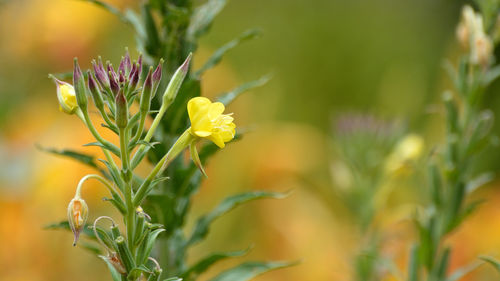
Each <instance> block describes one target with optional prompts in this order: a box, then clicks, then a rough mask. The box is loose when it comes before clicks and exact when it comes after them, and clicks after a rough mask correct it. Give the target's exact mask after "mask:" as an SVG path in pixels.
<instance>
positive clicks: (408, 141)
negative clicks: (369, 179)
mask: <svg viewBox="0 0 500 281" xmlns="http://www.w3.org/2000/svg"><path fill="white" fill-rule="evenodd" d="M423 150H424V140H423V138H422V137H421V136H419V135H416V134H409V135H407V136H405V137H403V139H401V140H400V141H399V143H397V144H396V147H395V149H394V151H393V152H392V153H391V154H390V155H389V157H388V159H387V162H386V166H385V167H386V171H387V172H389V173H395V174H398V173H401V172H405V171H407V170H408V168H409V166H410V165H409V164H411V162H413V161H415V160H417V159H418V158H419V157H420V155H421V154H422V152H423Z"/></svg>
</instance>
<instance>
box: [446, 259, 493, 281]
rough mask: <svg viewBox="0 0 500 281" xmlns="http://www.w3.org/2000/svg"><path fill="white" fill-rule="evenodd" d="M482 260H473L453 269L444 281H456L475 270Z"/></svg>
mask: <svg viewBox="0 0 500 281" xmlns="http://www.w3.org/2000/svg"><path fill="white" fill-rule="evenodd" d="M483 264H484V263H483V262H474V263H471V264H469V265H466V266H463V267H460V268H458V269H457V270H455V271H454V272H453V273H452V274H451V275H450V277H448V278H446V281H458V280H460V279H461V278H462V277H464V276H465V275H467V274H469V273H470V272H472V271H474V270H476V269H477V268H478V267H479V266H481V265H483Z"/></svg>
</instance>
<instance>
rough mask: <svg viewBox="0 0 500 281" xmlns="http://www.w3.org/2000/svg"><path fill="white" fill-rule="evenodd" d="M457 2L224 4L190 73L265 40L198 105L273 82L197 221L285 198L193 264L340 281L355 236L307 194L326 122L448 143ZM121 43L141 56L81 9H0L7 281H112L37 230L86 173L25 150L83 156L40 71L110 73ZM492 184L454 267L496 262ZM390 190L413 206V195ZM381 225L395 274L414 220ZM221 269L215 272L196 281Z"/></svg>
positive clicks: (319, 169) (243, 118) (93, 10)
mask: <svg viewBox="0 0 500 281" xmlns="http://www.w3.org/2000/svg"><path fill="white" fill-rule="evenodd" d="M108 2H110V3H113V4H115V5H117V6H119V7H122V8H123V7H126V6H133V5H134V3H133V2H134V1H131V0H129V1H118V0H115V1H108ZM462 4H463V2H462V1H451V0H448V1H445V0H349V1H347V0H311V1H308V0H286V1H285V0H253V1H243V0H233V1H231V2H230V3H229V4H228V6H227V7H226V9H225V10H224V11H223V12H222V14H221V15H220V16H219V18H218V19H217V20H216V22H215V24H214V25H213V28H212V31H211V32H210V33H209V35H207V36H205V37H204V39H203V40H202V42H201V47H200V50H199V52H198V53H197V55H196V56H195V66H196V65H197V66H200V65H201V63H202V62H203V61H204V60H205V59H206V58H207V57H208V56H209V55H210V54H211V52H213V51H214V50H215V49H216V48H217V47H218V46H220V45H222V44H223V43H225V42H227V41H229V40H231V39H232V38H234V37H236V36H237V35H239V34H240V33H241V32H242V31H244V30H246V29H249V28H254V27H257V28H260V29H261V30H262V31H263V37H262V38H260V39H258V40H254V41H252V42H247V43H245V44H244V45H242V46H240V47H238V48H236V49H235V50H233V51H231V52H230V53H229V54H228V55H227V56H226V57H225V59H224V61H223V62H222V64H220V65H219V66H218V67H217V68H215V69H213V70H211V71H210V72H209V73H207V75H206V76H205V79H204V81H203V92H204V95H206V96H208V97H213V96H215V95H217V94H218V93H221V92H223V91H227V90H229V89H231V88H233V87H234V86H237V85H239V84H241V83H242V82H244V81H249V80H253V79H255V78H258V77H260V76H261V75H263V74H266V73H271V74H273V79H272V81H271V82H270V83H269V84H268V85H266V86H265V87H261V88H258V89H255V90H252V91H251V92H249V93H247V94H245V96H243V97H242V98H240V99H239V100H238V101H237V102H236V103H235V104H234V105H233V106H232V107H231V108H230V111H233V112H235V117H236V122H237V124H238V125H239V126H243V127H249V128H251V129H252V132H251V133H250V134H249V135H248V136H247V137H245V138H244V139H243V140H242V141H240V142H238V143H236V144H234V145H230V146H228V147H227V149H225V151H224V153H220V154H219V155H218V156H217V157H216V158H215V159H214V161H212V162H211V163H210V165H209V166H208V171H207V172H208V174H209V175H210V178H209V179H208V180H207V181H206V182H205V184H204V186H203V187H202V191H201V192H200V194H198V195H197V197H196V198H195V203H194V210H193V212H194V214H200V213H202V212H204V211H207V210H209V209H210V208H211V207H212V206H214V204H216V203H217V202H218V201H219V200H220V199H221V198H223V197H224V195H227V194H232V193H236V192H238V191H242V190H251V189H272V190H289V189H293V190H294V192H293V193H292V195H291V196H290V197H289V198H287V199H284V200H277V201H276V200H271V201H270V200H268V201H262V202H257V203H252V204H251V205H249V206H247V207H242V208H240V209H237V210H236V211H234V212H233V213H231V214H230V215H228V216H227V217H224V218H222V219H221V220H220V221H218V222H216V224H215V227H214V228H213V229H212V230H213V231H212V232H211V234H210V235H209V239H208V240H207V242H206V243H203V244H202V245H200V246H197V248H196V249H195V250H194V251H193V252H192V253H190V254H191V257H196V256H199V255H201V254H203V252H204V251H208V250H235V249H241V248H246V247H248V245H253V251H252V253H251V254H250V255H249V257H248V258H250V259H252V258H255V259H257V258H259V259H269V260H270V259H281V260H284V259H287V260H295V259H301V260H302V263H301V264H300V265H298V266H296V267H293V268H290V269H284V270H280V271H276V272H273V273H270V274H267V275H263V276H262V277H259V278H257V279H256V280H261V281H263V280H349V276H350V274H352V272H351V268H350V266H351V265H350V258H351V257H352V255H353V253H354V252H355V251H356V245H357V241H358V240H357V239H359V238H358V237H356V235H355V234H353V232H351V231H350V230H351V229H352V226H350V225H349V223H348V221H347V222H346V220H345V219H342V218H340V217H339V216H341V213H339V214H337V213H335V212H331V206H329V203H328V202H333V201H331V200H324V199H325V198H321V196H325V195H318V194H319V193H318V192H316V190H315V189H316V188H317V186H326V187H327V188H332V186H331V183H330V175H329V169H330V162H331V160H332V159H331V157H330V156H329V154H330V152H331V146H332V139H333V135H332V132H331V120H332V118H333V117H334V116H337V115H339V114H341V113H343V112H366V113H371V114H376V115H379V116H382V117H384V118H397V119H400V120H403V121H405V122H406V124H407V127H408V128H409V130H410V131H412V132H416V133H419V134H422V135H423V136H424V137H425V139H426V147H427V148H430V147H432V145H433V144H434V143H435V142H437V141H438V140H439V139H440V137H441V133H440V132H441V131H442V125H441V123H440V121H441V119H440V116H439V114H436V113H435V110H434V109H433V108H434V107H433V106H432V105H433V104H435V103H437V102H439V97H440V93H441V92H442V90H443V89H445V88H446V87H447V86H448V85H449V80H448V79H447V78H446V77H445V75H444V71H443V68H442V64H443V61H444V59H443V58H444V57H447V58H454V57H456V56H457V53H458V48H457V47H456V44H455V42H454V28H455V25H456V23H457V21H458V18H459V11H460V7H461V5H462ZM126 46H128V47H129V48H130V49H131V51H132V53H135V48H134V39H133V35H132V31H131V29H130V28H128V27H127V26H125V25H123V24H122V23H121V22H119V21H118V20H117V19H116V18H115V17H114V16H112V15H110V14H108V13H106V12H104V11H102V10H100V9H99V8H97V7H95V6H93V5H91V4H87V3H83V2H81V1H70V0H15V1H14V0H11V1H8V0H7V1H5V0H4V1H0V241H1V244H0V279H1V280H14V281H16V280H23V281H24V280H29V281H31V280H34V281H37V280H109V277H108V275H107V269H106V267H105V265H104V263H102V261H101V260H99V259H98V258H96V257H95V256H94V255H92V254H90V253H87V252H86V251H84V250H82V249H79V248H73V247H72V246H71V241H72V237H71V235H70V234H69V233H64V232H55V231H46V230H43V229H42V227H43V226H44V225H46V224H47V223H50V222H52V221H58V220H61V219H63V218H64V217H65V214H66V212H65V211H66V210H65V208H66V205H67V202H69V200H70V198H71V197H72V194H73V192H74V188H75V186H76V183H77V181H78V180H79V178H80V177H82V176H83V175H85V174H86V173H88V172H90V171H89V170H88V169H87V168H85V167H83V166H81V165H79V164H77V163H73V162H72V161H71V160H68V159H62V158H56V157H54V156H51V155H47V154H45V153H43V152H40V151H38V150H37V149H36V148H35V145H36V144H40V145H43V146H50V147H57V148H64V147H70V148H73V149H78V150H84V148H82V147H81V144H84V143H88V142H90V141H91V139H92V138H91V136H90V135H89V134H88V132H87V131H86V130H85V129H84V126H83V125H82V124H81V123H80V122H79V121H78V120H77V119H76V118H74V117H73V116H67V115H65V114H63V113H61V112H59V111H58V109H57V107H58V104H57V99H56V95H55V87H54V85H53V83H52V82H51V81H50V80H49V79H47V74H48V73H57V72H65V71H67V70H69V69H70V68H71V64H72V58H73V57H75V56H77V57H79V59H80V61H81V63H82V67H88V66H89V64H90V60H91V58H94V57H97V56H98V55H102V56H103V57H104V58H106V59H110V60H111V61H112V62H114V63H115V64H116V62H117V61H118V59H119V58H120V56H121V55H122V54H123V49H124V47H126ZM492 88H493V89H491V94H490V95H488V98H487V104H488V107H490V108H491V109H492V110H494V111H496V112H498V108H500V99H499V98H498V95H495V88H498V85H494V87H492ZM497 128H500V127H499V125H497ZM497 132H498V129H497ZM85 149H86V148H85ZM496 150H498V149H496ZM90 151H93V152H94V153H97V151H96V150H90ZM487 154H488V157H486V158H484V159H485V160H484V161H483V163H481V166H483V165H484V166H487V167H489V168H490V169H493V170H497V169H498V161H496V159H497V157H498V152H497V151H495V150H491V151H489V152H488V153H487ZM304 179H305V180H304ZM89 185H90V184H89ZM495 186H496V184H493V185H491V186H489V187H487V188H485V189H484V190H483V191H482V193H484V194H481V196H488V197H489V198H490V200H489V201H488V203H486V204H484V206H483V207H482V209H481V211H479V212H478V213H476V214H475V215H474V216H473V217H472V220H471V221H469V222H468V223H466V224H465V225H464V227H463V228H462V230H461V231H459V232H458V233H456V234H454V236H453V237H451V238H450V243H454V244H456V245H458V247H457V249H456V250H455V252H454V255H453V258H452V264H453V266H454V267H457V266H460V265H464V264H466V263H467V262H470V261H472V260H473V259H474V257H475V256H476V255H477V254H478V253H488V254H493V255H494V254H500V239H498V237H500V224H495V223H492V222H494V221H496V220H498V219H499V218H500V207H498V206H500V205H499V203H500V198H499V195H500V194H499V193H498V192H497V191H496V190H497V188H495ZM419 188H422V187H419ZM86 192H87V195H86V198H89V199H88V202H89V207H90V208H91V217H96V216H97V214H103V213H106V212H109V209H108V207H107V206H106V204H104V203H102V202H101V200H100V198H101V197H102V196H103V195H104V194H103V192H102V191H101V190H98V188H97V185H95V187H94V188H92V187H90V188H88V189H87V191H86ZM400 192H404V193H408V194H418V192H417V191H415V190H411V189H410V190H403V191H400ZM389 225H390V228H391V229H393V230H398V231H394V232H395V233H396V232H397V233H400V234H396V235H394V236H395V237H393V238H394V239H393V240H391V241H389V248H394V249H393V250H392V251H391V254H392V255H393V257H394V258H395V259H396V260H397V261H398V264H399V265H401V269H402V270H405V266H404V261H405V259H406V253H407V251H408V248H409V246H408V245H409V244H408V243H407V241H408V240H409V239H412V237H414V236H413V234H412V231H411V223H409V222H408V221H405V220H398V221H395V222H392V223H390V224H389ZM167 227H168V226H167ZM477 229H481V231H479V232H478V231H477ZM463 241H467V243H463ZM230 264H231V262H226V263H222V264H221V265H220V266H218V267H217V268H215V269H214V270H213V271H212V272H209V273H208V274H206V276H205V275H204V276H202V277H203V278H208V277H209V276H211V274H213V272H216V271H217V270H218V269H221V268H225V267H228V266H229V265H230ZM491 274H492V272H491V271H490V270H489V269H488V268H481V269H480V270H479V271H478V272H477V273H476V275H475V276H471V277H470V280H491V279H488V277H486V276H492V275H491ZM203 278H202V279H203ZM203 280H204V279H203Z"/></svg>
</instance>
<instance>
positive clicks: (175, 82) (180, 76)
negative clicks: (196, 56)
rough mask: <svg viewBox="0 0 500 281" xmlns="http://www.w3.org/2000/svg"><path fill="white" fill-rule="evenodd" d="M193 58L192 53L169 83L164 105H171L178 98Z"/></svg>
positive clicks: (164, 96) (164, 95)
mask: <svg viewBox="0 0 500 281" xmlns="http://www.w3.org/2000/svg"><path fill="white" fill-rule="evenodd" d="M191 57H192V53H189V56H188V57H187V58H186V60H185V61H184V63H183V64H182V65H181V66H180V67H179V68H178V69H177V70H176V71H175V73H174V75H172V79H171V80H170V82H169V83H168V86H167V89H166V90H165V93H164V94H163V101H162V102H163V103H164V104H167V105H169V104H171V103H172V102H173V101H174V100H175V97H176V96H177V93H178V92H179V89H180V87H181V85H182V81H184V78H185V77H186V74H187V72H188V70H189V62H190V61H191Z"/></svg>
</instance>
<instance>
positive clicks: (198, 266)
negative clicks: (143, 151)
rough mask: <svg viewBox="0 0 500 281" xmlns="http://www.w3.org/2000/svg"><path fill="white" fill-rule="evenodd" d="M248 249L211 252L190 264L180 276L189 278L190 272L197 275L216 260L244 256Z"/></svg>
mask: <svg viewBox="0 0 500 281" xmlns="http://www.w3.org/2000/svg"><path fill="white" fill-rule="evenodd" d="M249 250H250V248H248V249H246V250H242V251H233V252H222V253H212V254H210V255H208V256H206V257H204V258H202V259H201V260H199V261H198V262H197V263H195V264H194V265H193V266H191V267H190V268H189V269H188V270H186V271H185V272H184V273H183V274H181V277H183V278H188V279H190V278H189V277H190V275H191V274H195V275H196V276H197V275H199V274H201V273H203V272H205V271H206V270H207V269H208V268H210V267H211V266H212V265H214V264H215V263H217V262H218V261H221V260H224V259H227V258H234V257H241V256H244V255H246V254H247V253H248V252H249Z"/></svg>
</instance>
